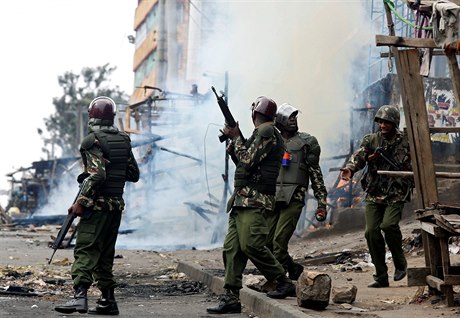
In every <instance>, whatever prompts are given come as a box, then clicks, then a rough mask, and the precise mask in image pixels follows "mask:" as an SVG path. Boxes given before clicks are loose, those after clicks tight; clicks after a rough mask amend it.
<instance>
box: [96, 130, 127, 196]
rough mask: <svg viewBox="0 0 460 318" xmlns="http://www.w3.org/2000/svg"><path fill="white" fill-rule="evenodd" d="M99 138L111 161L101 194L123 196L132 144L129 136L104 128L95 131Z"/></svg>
mask: <svg viewBox="0 0 460 318" xmlns="http://www.w3.org/2000/svg"><path fill="white" fill-rule="evenodd" d="M94 134H95V136H96V138H97V140H99V142H100V145H101V149H102V153H103V156H104V158H105V159H107V160H108V161H109V162H110V163H109V164H107V165H106V167H105V169H106V178H105V181H104V183H103V184H102V185H101V187H100V188H99V192H98V194H99V195H103V196H113V197H121V196H122V195H123V190H124V187H125V182H126V167H127V165H128V159H129V153H130V150H131V144H130V142H129V137H128V136H127V135H126V134H124V133H121V132H116V133H110V132H104V131H102V130H99V131H96V132H94Z"/></svg>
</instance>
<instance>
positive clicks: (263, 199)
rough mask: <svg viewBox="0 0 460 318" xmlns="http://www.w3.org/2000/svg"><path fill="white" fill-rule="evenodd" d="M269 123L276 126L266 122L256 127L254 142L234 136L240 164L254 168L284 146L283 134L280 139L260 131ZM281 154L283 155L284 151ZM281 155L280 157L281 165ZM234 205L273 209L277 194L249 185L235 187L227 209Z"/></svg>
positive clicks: (253, 136)
mask: <svg viewBox="0 0 460 318" xmlns="http://www.w3.org/2000/svg"><path fill="white" fill-rule="evenodd" d="M268 125H271V126H274V124H273V123H264V124H262V125H260V126H259V127H258V128H256V129H254V131H253V133H252V135H251V137H250V138H249V139H253V142H251V143H250V144H249V145H245V142H244V140H243V139H242V138H241V137H240V136H239V137H236V138H233V140H232V142H233V144H234V151H235V155H236V157H237V159H238V161H239V163H238V164H239V165H240V164H241V165H243V166H245V167H246V168H248V169H250V168H254V167H256V166H258V165H259V164H260V162H261V161H262V160H264V159H265V158H267V156H268V154H269V153H270V152H271V151H274V150H275V149H277V148H279V147H284V146H283V145H282V144H279V141H281V136H280V138H279V139H277V138H276V136H275V134H272V135H271V136H270V137H262V136H260V134H259V131H260V130H262V129H266V128H267V126H268ZM276 133H278V132H276ZM278 140H279V141H278ZM280 154H281V156H282V152H281V153H280ZM281 156H280V158H279V161H280V166H281ZM233 206H236V207H252V208H264V209H267V210H270V211H272V210H273V209H274V208H275V196H274V195H270V194H264V193H261V192H259V191H257V190H256V189H254V188H251V187H249V186H244V187H241V188H235V191H234V193H233V195H232V197H231V198H230V200H229V202H228V205H227V211H230V209H231V208H232V207H233Z"/></svg>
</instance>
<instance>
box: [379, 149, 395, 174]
mask: <svg viewBox="0 0 460 318" xmlns="http://www.w3.org/2000/svg"><path fill="white" fill-rule="evenodd" d="M375 153H376V154H378V155H379V156H380V157H382V159H383V160H385V161H386V162H387V163H388V164H389V165H390V166H391V167H392V168H393V169H395V170H401V165H400V164H399V163H397V162H396V161H395V160H394V159H393V158H392V157H391V156H390V155H388V154H387V152H386V151H385V149H383V148H382V147H377V149H375Z"/></svg>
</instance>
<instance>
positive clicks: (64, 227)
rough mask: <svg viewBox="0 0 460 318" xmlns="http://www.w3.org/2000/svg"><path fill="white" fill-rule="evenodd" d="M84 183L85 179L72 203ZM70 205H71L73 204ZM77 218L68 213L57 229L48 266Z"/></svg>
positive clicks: (76, 197)
mask: <svg viewBox="0 0 460 318" xmlns="http://www.w3.org/2000/svg"><path fill="white" fill-rule="evenodd" d="M85 182H86V179H85V180H84V181H83V182H82V183H81V184H80V189H79V190H78V193H77V195H76V196H75V199H74V200H73V203H75V202H76V201H77V199H78V196H79V195H80V193H81V189H82V188H83V184H84V183H85ZM73 203H72V204H73ZM76 217H77V216H76V215H75V214H73V213H70V214H68V215H67V217H66V219H65V221H64V223H63V224H62V226H61V228H60V229H59V232H58V235H57V236H56V238H55V239H54V242H53V245H51V248H52V249H53V254H51V257H50V259H49V261H48V265H49V264H51V261H52V260H53V257H54V254H55V253H56V250H57V249H58V248H59V247H60V246H61V244H62V242H63V241H64V239H65V236H66V235H67V232H68V231H69V229H70V227H71V226H72V223H73V221H74V220H75V218H76Z"/></svg>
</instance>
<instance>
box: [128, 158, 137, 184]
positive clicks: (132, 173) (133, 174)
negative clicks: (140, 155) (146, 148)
mask: <svg viewBox="0 0 460 318" xmlns="http://www.w3.org/2000/svg"><path fill="white" fill-rule="evenodd" d="M126 181H131V182H137V181H139V166H138V165H137V161H136V158H134V155H133V152H132V151H130V153H129V159H128V166H127V168H126Z"/></svg>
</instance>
